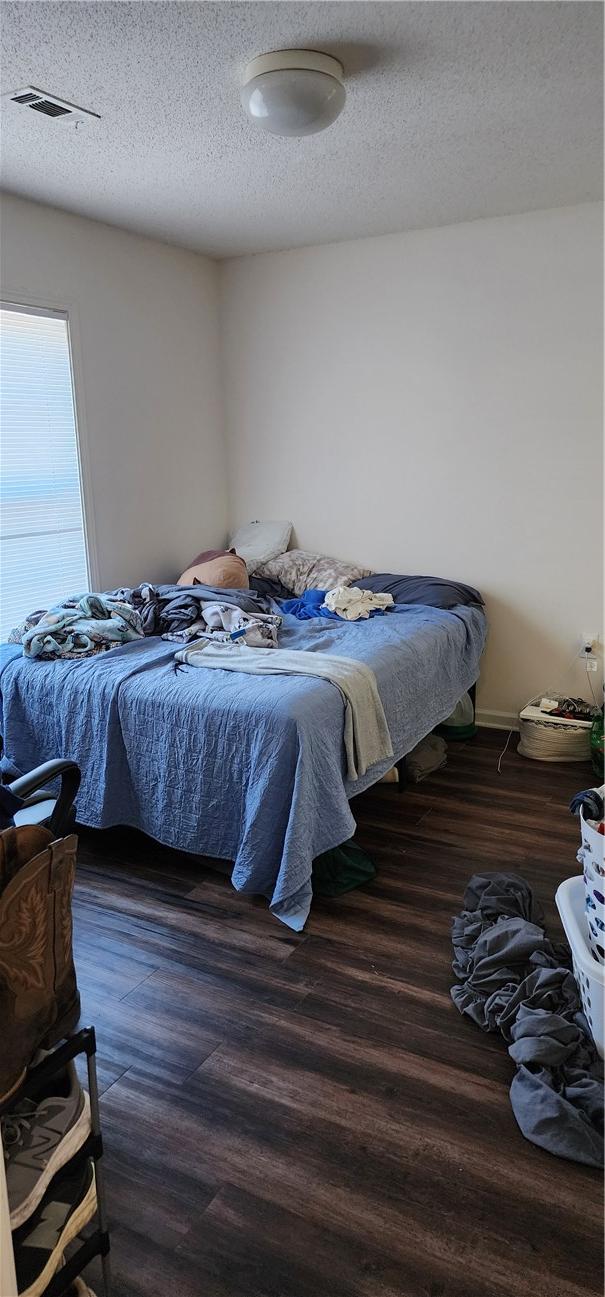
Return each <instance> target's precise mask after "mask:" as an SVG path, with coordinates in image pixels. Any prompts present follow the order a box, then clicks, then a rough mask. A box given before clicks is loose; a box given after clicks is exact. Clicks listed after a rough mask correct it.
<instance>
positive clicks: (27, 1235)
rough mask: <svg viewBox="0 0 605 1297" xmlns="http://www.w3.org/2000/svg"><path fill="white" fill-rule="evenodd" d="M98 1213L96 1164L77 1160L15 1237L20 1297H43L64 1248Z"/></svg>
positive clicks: (68, 1167)
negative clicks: (96, 1212)
mask: <svg viewBox="0 0 605 1297" xmlns="http://www.w3.org/2000/svg"><path fill="white" fill-rule="evenodd" d="M96 1210H97V1191H96V1186H95V1169H94V1164H93V1162H91V1161H90V1160H89V1161H85V1162H83V1163H82V1162H81V1161H80V1162H79V1163H78V1161H77V1160H76V1163H75V1165H74V1164H70V1165H69V1166H67V1167H65V1168H64V1169H63V1170H62V1171H59V1174H58V1175H57V1176H55V1178H54V1180H53V1181H52V1183H51V1185H50V1187H49V1188H48V1189H47V1191H46V1194H45V1195H44V1197H43V1199H42V1201H41V1203H39V1205H38V1207H37V1208H36V1211H35V1212H34V1214H33V1216H32V1217H31V1218H30V1220H28V1221H27V1223H26V1224H25V1225H22V1226H21V1229H18V1230H16V1231H15V1233H14V1234H13V1251H14V1256H15V1270H16V1273H17V1289H18V1292H19V1297H41V1294H42V1293H43V1292H44V1290H45V1288H46V1287H47V1286H48V1284H49V1283H50V1281H51V1279H52V1277H53V1275H54V1274H55V1272H56V1271H57V1270H58V1269H59V1266H60V1265H61V1263H62V1261H63V1252H64V1251H65V1248H66V1247H67V1246H68V1244H69V1243H71V1242H72V1241H73V1239H74V1238H77V1236H78V1234H79V1233H80V1232H81V1230H83V1229H84V1226H85V1225H87V1224H88V1221H89V1220H91V1218H92V1217H93V1216H94V1214H95V1211H96Z"/></svg>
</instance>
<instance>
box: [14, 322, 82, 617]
mask: <svg viewBox="0 0 605 1297" xmlns="http://www.w3.org/2000/svg"><path fill="white" fill-rule="evenodd" d="M88 589H89V573H88V560H87V554H86V539H85V534H84V519H83V510H82V489H81V483H80V463H79V456H78V440H77V433H76V418H75V408H74V393H73V384H72V373H71V355H70V347H69V328H68V323H67V317H66V316H65V315H64V314H60V313H59V312H55V311H42V310H39V311H38V310H36V309H35V308H34V307H27V308H26V307H20V306H8V305H3V306H2V308H1V309H0V640H3V641H4V640H6V638H7V636H8V633H9V631H10V630H11V629H12V627H13V626H16V625H18V623H19V622H20V621H23V619H24V617H26V616H27V614H28V613H30V612H33V611H34V609H37V608H49V607H50V606H51V605H52V604H54V603H57V602H58V601H59V600H60V599H62V598H63V597H64V596H66V595H70V594H79V593H81V592H82V591H84V590H88Z"/></svg>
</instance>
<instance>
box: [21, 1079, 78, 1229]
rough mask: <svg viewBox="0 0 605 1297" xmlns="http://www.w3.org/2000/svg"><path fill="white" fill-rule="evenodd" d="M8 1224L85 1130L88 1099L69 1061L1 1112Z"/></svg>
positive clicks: (38, 1193)
mask: <svg viewBox="0 0 605 1297" xmlns="http://www.w3.org/2000/svg"><path fill="white" fill-rule="evenodd" d="M1 1126H2V1143H3V1146H4V1158H5V1162H6V1188H7V1192H8V1205H9V1210H10V1223H11V1229H13V1230H15V1229H19V1226H20V1225H23V1223H24V1222H25V1221H26V1220H29V1217H30V1216H31V1214H32V1212H34V1211H35V1209H36V1207H37V1206H38V1203H39V1202H40V1199H41V1198H42V1197H43V1196H44V1194H45V1192H46V1189H47V1188H48V1185H49V1184H50V1182H51V1180H52V1178H53V1176H54V1175H56V1174H57V1171H60V1169H61V1167H62V1166H65V1164H66V1162H69V1161H70V1159H71V1158H72V1157H73V1156H74V1153H77V1151H78V1149H79V1148H81V1147H82V1144H83V1143H84V1142H85V1140H86V1139H87V1138H88V1136H89V1134H90V1129H91V1125H90V1100H89V1098H88V1095H87V1094H86V1093H85V1091H84V1090H83V1089H82V1086H81V1085H80V1082H79V1081H78V1077H77V1075H76V1069H75V1067H74V1065H73V1063H69V1064H68V1066H67V1067H66V1068H65V1070H64V1072H63V1074H62V1076H59V1077H53V1078H51V1080H50V1081H49V1082H48V1083H47V1086H46V1091H45V1092H44V1093H40V1094H36V1096H35V1097H34V1098H33V1099H24V1100H23V1102H22V1103H21V1104H19V1107H18V1108H16V1109H15V1110H14V1111H12V1112H10V1113H8V1114H7V1115H6V1116H5V1117H3V1118H2V1122H1Z"/></svg>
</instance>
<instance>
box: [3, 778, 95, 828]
mask: <svg viewBox="0 0 605 1297" xmlns="http://www.w3.org/2000/svg"><path fill="white" fill-rule="evenodd" d="M55 779H60V780H61V785H60V789H59V795H58V796H56V794H55V793H54V792H53V791H52V789H50V788H49V787H48V784H49V783H52V782H53V781H54V780H55ZM3 786H4V787H5V788H8V790H9V791H10V792H11V793H12V794H13V795H14V796H15V797H18V798H20V799H21V801H22V804H21V806H19V807H18V808H17V809H16V810H15V811H14V822H15V825H17V826H18V825H20V824H42V825H44V826H45V827H46V828H48V829H50V830H51V833H52V834H53V836H54V837H55V838H64V837H66V835H67V834H68V833H71V832H72V830H73V826H74V824H75V819H76V807H75V800H76V795H77V792H78V788H79V787H80V768H79V766H77V765H76V763H75V761H63V760H60V759H59V760H56V761H45V762H44V765H42V766H37V767H36V769H35V770H30V771H29V774H26V775H20V776H19V778H18V779H13V780H12V782H11V783H7V784H4V785H3Z"/></svg>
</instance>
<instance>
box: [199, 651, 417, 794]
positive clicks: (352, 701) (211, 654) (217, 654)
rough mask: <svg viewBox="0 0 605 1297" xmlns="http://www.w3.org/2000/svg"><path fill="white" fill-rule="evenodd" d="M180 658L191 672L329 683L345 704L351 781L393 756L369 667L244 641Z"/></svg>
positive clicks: (320, 654)
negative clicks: (209, 670) (301, 678)
mask: <svg viewBox="0 0 605 1297" xmlns="http://www.w3.org/2000/svg"><path fill="white" fill-rule="evenodd" d="M176 658H177V660H178V661H179V662H186V663H187V664H188V665H189V666H195V667H209V668H216V669H218V670H223V671H245V672H246V673H248V674H249V675H305V676H319V678H320V679H322V680H329V681H330V684H333V685H336V687H337V688H338V689H340V692H341V694H342V696H343V698H344V703H345V718H344V744H345V751H346V754H347V766H348V770H347V774H348V777H349V779H361V777H362V775H365V773H366V770H369V769H370V766H373V765H376V764H377V762H379V761H385V760H387V758H388V757H392V756H393V746H392V744H391V736H390V734H389V728H388V725H387V722H386V717H385V714H384V708H383V706H382V702H381V699H380V694H379V693H378V686H377V684H376V676H375V675H374V672H373V671H371V670H370V667H368V666H366V665H365V663H364V662H357V661H354V660H353V658H346V657H337V656H335V655H334V654H331V653H315V652H305V651H301V650H300V649H277V651H276V650H275V649H261V648H249V647H248V646H247V645H245V644H242V643H241V641H240V642H236V643H234V644H221V645H216V644H212V643H210V641H209V640H206V639H201V640H196V641H195V642H194V643H193V644H190V645H189V647H188V648H186V649H180V650H179V652H178V653H177V654H176Z"/></svg>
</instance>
